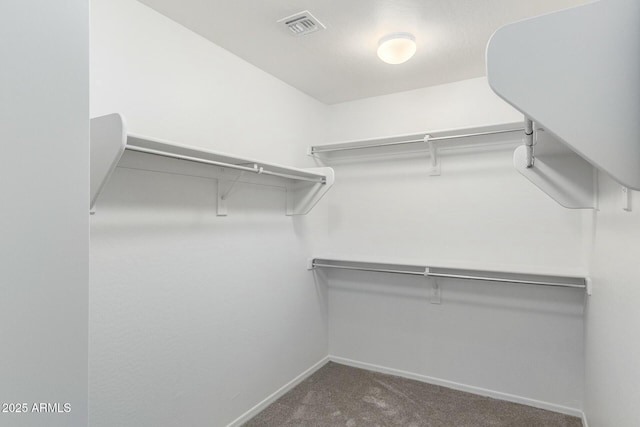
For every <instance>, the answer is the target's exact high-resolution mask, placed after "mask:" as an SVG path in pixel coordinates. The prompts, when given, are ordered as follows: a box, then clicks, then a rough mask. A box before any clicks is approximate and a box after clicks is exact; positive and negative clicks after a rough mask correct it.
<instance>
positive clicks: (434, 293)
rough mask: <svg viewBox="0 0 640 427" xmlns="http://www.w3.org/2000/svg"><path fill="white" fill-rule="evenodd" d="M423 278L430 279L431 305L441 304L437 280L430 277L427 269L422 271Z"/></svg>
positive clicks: (440, 291) (440, 293)
mask: <svg viewBox="0 0 640 427" xmlns="http://www.w3.org/2000/svg"><path fill="white" fill-rule="evenodd" d="M424 277H426V278H427V279H431V297H430V302H431V304H442V289H441V288H440V284H439V283H438V279H437V278H436V277H431V275H430V274H429V267H426V268H425V269H424Z"/></svg>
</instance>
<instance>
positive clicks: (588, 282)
mask: <svg viewBox="0 0 640 427" xmlns="http://www.w3.org/2000/svg"><path fill="white" fill-rule="evenodd" d="M584 284H585V290H586V291H587V296H591V294H592V293H593V280H591V277H585V279H584Z"/></svg>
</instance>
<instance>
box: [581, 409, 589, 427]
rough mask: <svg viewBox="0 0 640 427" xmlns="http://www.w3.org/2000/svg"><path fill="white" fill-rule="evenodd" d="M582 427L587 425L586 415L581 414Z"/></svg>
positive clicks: (587, 426)
mask: <svg viewBox="0 0 640 427" xmlns="http://www.w3.org/2000/svg"><path fill="white" fill-rule="evenodd" d="M582 427H589V423H588V422H587V414H585V413H584V412H583V413H582Z"/></svg>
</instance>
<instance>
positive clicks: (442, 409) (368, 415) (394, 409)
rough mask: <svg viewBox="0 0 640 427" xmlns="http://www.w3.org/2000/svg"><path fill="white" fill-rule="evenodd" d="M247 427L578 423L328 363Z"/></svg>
mask: <svg viewBox="0 0 640 427" xmlns="http://www.w3.org/2000/svg"><path fill="white" fill-rule="evenodd" d="M245 426H250V427H288V426H291V427H293V426H295V427H307V426H313V427H316V426H317V427H324V426H327V427H329V426H345V427H387V426H402V427H489V426H490V427H503V426H504V427H582V422H581V421H580V419H579V418H576V417H570V416H567V415H563V414H558V413H555V412H549V411H545V410H542V409H537V408H533V407H530V406H525V405H519V404H516V403H510V402H505V401H502V400H496V399H492V398H488V397H482V396H477V395H475V394H470V393H465V392H461V391H456V390H452V389H448V388H445V387H439V386H434V385H431V384H425V383H422V382H419V381H414V380H408V379H405V378H400V377H396V376H391V375H385V374H380V373H376V372H371V371H366V370H363V369H357V368H352V367H349V366H344V365H339V364H336V363H331V362H330V363H328V364H327V365H325V366H323V367H322V368H321V369H320V370H318V371H317V372H316V373H315V374H313V375H312V376H311V377H309V378H307V379H306V380H305V381H303V382H302V383H300V384H299V385H298V386H296V387H295V388H294V389H293V390H291V391H289V392H288V393H287V394H285V395H284V396H282V397H281V398H280V399H278V400H277V401H276V402H274V403H273V404H271V405H270V406H269V407H267V408H266V409H265V410H264V411H262V412H261V413H259V414H258V415H257V416H255V417H254V418H253V419H252V420H250V421H249V422H247V423H246V424H245Z"/></svg>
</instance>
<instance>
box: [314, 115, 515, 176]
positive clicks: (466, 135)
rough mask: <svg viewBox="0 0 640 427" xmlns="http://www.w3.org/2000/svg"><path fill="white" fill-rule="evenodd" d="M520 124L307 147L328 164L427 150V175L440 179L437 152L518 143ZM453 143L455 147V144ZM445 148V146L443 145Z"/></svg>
mask: <svg viewBox="0 0 640 427" xmlns="http://www.w3.org/2000/svg"><path fill="white" fill-rule="evenodd" d="M523 131H524V128H523V124H522V123H504V124H496V125H489V126H480V127H473V128H464V129H449V130H439V131H429V132H421V133H414V134H406V135H398V136H390V137H383V138H373V139H363V140H353V141H344V142H337V143H331V144H321V145H313V146H311V147H309V155H311V156H316V157H318V156H322V159H323V160H331V159H335V158H337V156H340V158H343V159H344V158H345V156H349V155H354V154H356V152H363V151H364V152H367V153H381V152H384V153H385V154H386V153H388V150H393V152H394V153H398V152H407V151H408V152H413V151H415V150H428V151H429V154H430V156H431V165H430V168H431V169H430V175H440V161H439V158H438V150H440V149H443V148H447V147H448V148H453V147H459V146H460V145H464V144H471V145H477V144H486V143H490V144H496V143H504V142H515V141H520V140H521V137H522V135H523ZM454 143H455V144H454ZM445 144H446V145H445Z"/></svg>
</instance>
